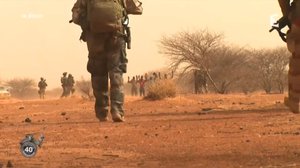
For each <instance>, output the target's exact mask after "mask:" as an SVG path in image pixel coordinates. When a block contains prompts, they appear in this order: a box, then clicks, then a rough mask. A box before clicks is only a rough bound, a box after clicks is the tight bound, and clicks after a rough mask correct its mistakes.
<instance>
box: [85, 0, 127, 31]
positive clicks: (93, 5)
mask: <svg viewBox="0 0 300 168" xmlns="http://www.w3.org/2000/svg"><path fill="white" fill-rule="evenodd" d="M123 15H124V8H123V5H122V2H121V0H88V1H87V21H88V24H89V28H90V30H91V31H92V32H94V33H102V32H112V31H117V30H120V29H121V27H122V18H123Z"/></svg>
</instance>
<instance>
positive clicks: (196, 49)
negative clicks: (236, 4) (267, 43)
mask: <svg viewBox="0 0 300 168" xmlns="http://www.w3.org/2000/svg"><path fill="white" fill-rule="evenodd" d="M160 49H161V50H160V52H161V53H162V54H165V55H167V56H168V58H169V59H170V67H171V69H172V70H178V69H179V70H180V71H181V74H182V75H183V74H187V73H189V72H190V71H192V70H200V71H204V72H205V73H206V76H207V78H208V80H209V81H210V82H211V83H212V85H213V89H214V90H215V91H216V92H218V93H226V92H227V90H228V88H229V86H230V85H231V84H232V83H233V82H235V81H236V80H238V79H239V77H236V76H235V75H232V74H235V73H234V71H236V70H237V67H238V66H240V65H242V64H243V63H244V62H245V61H247V58H243V57H241V55H242V51H243V49H240V48H237V47H227V46H225V45H224V44H223V35H222V34H218V33H211V32H209V31H207V30H199V31H195V32H180V33H177V34H175V35H171V36H163V37H162V39H161V40H160ZM224 69H226V70H225V71H224ZM225 72H226V73H227V74H229V76H230V77H232V78H231V79H229V78H226V79H225V78H223V79H222V80H221V81H220V80H219V81H217V80H216V79H220V77H222V76H224V73H225ZM227 77H228V76H227Z"/></svg>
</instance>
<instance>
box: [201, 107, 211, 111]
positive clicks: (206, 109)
mask: <svg viewBox="0 0 300 168" xmlns="http://www.w3.org/2000/svg"><path fill="white" fill-rule="evenodd" d="M211 110H213V109H212V108H203V109H202V111H211Z"/></svg>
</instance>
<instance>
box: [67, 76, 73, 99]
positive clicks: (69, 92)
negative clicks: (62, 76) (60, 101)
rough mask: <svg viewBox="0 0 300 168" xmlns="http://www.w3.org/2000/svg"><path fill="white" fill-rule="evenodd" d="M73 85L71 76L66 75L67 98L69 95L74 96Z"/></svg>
mask: <svg viewBox="0 0 300 168" xmlns="http://www.w3.org/2000/svg"><path fill="white" fill-rule="evenodd" d="M74 84H75V80H74V77H73V75H72V74H69V75H68V80H67V88H68V89H67V95H68V96H69V95H70V94H74V92H75V89H74Z"/></svg>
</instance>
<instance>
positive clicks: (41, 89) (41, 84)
mask: <svg viewBox="0 0 300 168" xmlns="http://www.w3.org/2000/svg"><path fill="white" fill-rule="evenodd" d="M47 86H48V85H47V83H46V79H44V78H41V80H40V81H39V83H38V87H39V91H38V93H39V95H40V99H45V92H46V87H47Z"/></svg>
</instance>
